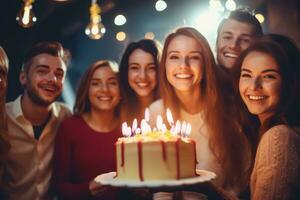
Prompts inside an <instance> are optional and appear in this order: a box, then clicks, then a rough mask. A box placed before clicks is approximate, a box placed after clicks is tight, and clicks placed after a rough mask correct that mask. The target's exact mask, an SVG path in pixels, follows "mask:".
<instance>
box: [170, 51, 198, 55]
mask: <svg viewBox="0 0 300 200" xmlns="http://www.w3.org/2000/svg"><path fill="white" fill-rule="evenodd" d="M171 53H180V51H169V52H168V55H169V54H171ZM189 53H199V54H202V52H201V51H191V52H189Z"/></svg>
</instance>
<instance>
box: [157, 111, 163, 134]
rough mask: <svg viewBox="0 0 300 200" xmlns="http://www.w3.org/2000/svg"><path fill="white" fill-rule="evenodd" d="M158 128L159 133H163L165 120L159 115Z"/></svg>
mask: <svg viewBox="0 0 300 200" xmlns="http://www.w3.org/2000/svg"><path fill="white" fill-rule="evenodd" d="M156 128H157V130H158V131H162V128H163V119H162V117H161V116H160V115H158V116H157V118H156Z"/></svg>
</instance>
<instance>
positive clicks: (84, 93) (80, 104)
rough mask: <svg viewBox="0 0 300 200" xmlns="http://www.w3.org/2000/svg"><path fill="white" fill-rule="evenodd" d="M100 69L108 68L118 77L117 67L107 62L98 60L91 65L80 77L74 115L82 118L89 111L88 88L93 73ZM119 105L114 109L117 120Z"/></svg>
mask: <svg viewBox="0 0 300 200" xmlns="http://www.w3.org/2000/svg"><path fill="white" fill-rule="evenodd" d="M101 67H110V68H111V69H112V70H113V72H114V73H115V74H116V76H117V77H118V65H117V64H116V63H114V62H112V61H109V60H98V61H96V62H95V63H93V64H92V65H91V66H90V67H89V68H88V70H87V71H86V72H85V73H84V75H83V76H82V77H81V80H80V82H79V86H78V89H77V93H76V101H75V105H74V108H73V112H74V115H78V116H82V115H83V114H84V113H86V112H90V110H91V102H90V99H89V88H90V84H91V80H92V77H93V74H94V73H95V71H96V70H97V69H99V68H101ZM119 115H120V103H119V104H118V106H117V107H116V108H115V117H117V118H119Z"/></svg>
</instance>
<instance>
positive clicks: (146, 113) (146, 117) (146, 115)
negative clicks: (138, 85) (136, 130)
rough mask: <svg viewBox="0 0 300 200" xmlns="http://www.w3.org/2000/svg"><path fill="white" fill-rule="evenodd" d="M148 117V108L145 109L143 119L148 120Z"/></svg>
mask: <svg viewBox="0 0 300 200" xmlns="http://www.w3.org/2000/svg"><path fill="white" fill-rule="evenodd" d="M149 119H150V114H149V108H146V109H145V120H146V122H149Z"/></svg>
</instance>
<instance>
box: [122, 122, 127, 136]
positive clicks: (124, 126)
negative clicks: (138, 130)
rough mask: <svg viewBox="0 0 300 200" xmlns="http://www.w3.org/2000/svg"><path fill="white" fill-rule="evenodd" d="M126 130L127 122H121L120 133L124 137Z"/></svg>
mask: <svg viewBox="0 0 300 200" xmlns="http://www.w3.org/2000/svg"><path fill="white" fill-rule="evenodd" d="M126 130H127V123H126V122H123V123H122V134H123V136H124V137H126Z"/></svg>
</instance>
